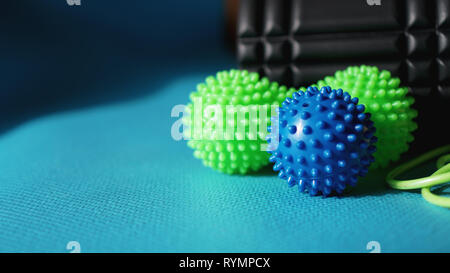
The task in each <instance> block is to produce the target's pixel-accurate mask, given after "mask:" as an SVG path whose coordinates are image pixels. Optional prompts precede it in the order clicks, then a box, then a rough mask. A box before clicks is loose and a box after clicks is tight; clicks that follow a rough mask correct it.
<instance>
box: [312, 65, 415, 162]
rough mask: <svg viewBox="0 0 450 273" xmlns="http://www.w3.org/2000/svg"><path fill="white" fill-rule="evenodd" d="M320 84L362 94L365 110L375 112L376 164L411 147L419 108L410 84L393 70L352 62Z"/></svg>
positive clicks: (392, 157) (359, 96)
mask: <svg viewBox="0 0 450 273" xmlns="http://www.w3.org/2000/svg"><path fill="white" fill-rule="evenodd" d="M317 84H318V86H319V87H322V86H327V85H329V86H332V87H333V88H334V89H338V88H342V89H343V90H345V91H346V92H348V93H349V94H350V95H351V96H353V97H358V98H359V101H360V103H362V104H364V105H365V106H366V110H365V111H366V112H370V113H371V114H372V120H373V121H374V125H375V127H376V128H377V131H376V133H375V136H376V137H377V138H378V143H377V151H376V152H375V154H374V157H375V162H374V164H373V165H372V166H373V167H375V168H376V167H385V166H387V165H388V164H389V162H390V161H397V160H398V159H399V158H400V154H402V153H403V152H406V151H407V150H408V148H409V145H408V143H410V142H412V141H413V140H414V137H413V136H412V134H411V133H412V132H413V131H414V130H415V129H417V124H416V123H415V122H414V121H413V118H415V117H416V116H417V111H416V110H415V109H412V108H411V105H412V104H413V103H414V98H413V97H411V96H407V93H408V88H407V87H400V86H399V85H400V79H398V78H392V77H391V73H390V72H389V71H386V70H383V71H380V70H379V69H378V68H377V67H375V66H365V65H363V66H359V67H356V66H352V67H348V68H347V69H345V70H343V71H337V72H336V73H335V75H334V77H331V76H330V77H325V79H323V80H321V81H319V82H318V83H317Z"/></svg>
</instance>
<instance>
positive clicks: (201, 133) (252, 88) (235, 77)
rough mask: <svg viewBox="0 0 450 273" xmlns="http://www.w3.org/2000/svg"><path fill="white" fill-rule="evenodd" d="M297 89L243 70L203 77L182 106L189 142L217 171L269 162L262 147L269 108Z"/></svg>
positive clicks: (252, 168) (253, 168) (253, 167)
mask: <svg viewBox="0 0 450 273" xmlns="http://www.w3.org/2000/svg"><path fill="white" fill-rule="evenodd" d="M295 91H296V90H295V89H293V88H292V89H288V88H286V86H280V85H279V84H278V83H277V82H270V81H269V80H268V79H267V78H265V77H263V78H260V77H259V75H258V74H257V73H255V72H251V73H250V72H248V71H246V70H235V69H232V70H229V71H221V72H218V73H217V74H216V76H215V77H214V76H209V77H207V78H206V81H205V82H204V83H200V84H198V85H197V90H196V91H194V92H192V93H191V94H190V100H191V101H190V103H189V104H188V106H187V107H186V113H187V116H186V117H185V118H183V123H184V125H185V126H186V128H188V130H186V132H185V135H187V138H188V139H189V141H188V146H189V147H191V148H192V149H194V156H195V157H196V158H199V159H201V160H202V161H203V164H204V165H205V166H209V167H211V168H213V169H215V170H218V171H220V172H223V173H227V174H236V173H239V174H246V173H248V172H249V171H257V170H258V169H260V168H261V167H263V166H265V165H267V164H269V156H270V155H269V154H268V153H267V151H266V149H265V148H264V147H266V145H267V142H266V140H265V138H266V136H267V134H268V132H267V127H268V126H270V122H271V119H270V117H271V116H272V115H273V114H275V113H272V112H275V110H276V108H278V106H279V105H280V104H281V102H283V101H284V100H285V99H286V98H287V97H289V96H292V94H293V93H294V92H295ZM264 109H265V111H264ZM252 113H255V114H252ZM255 129H256V130H255Z"/></svg>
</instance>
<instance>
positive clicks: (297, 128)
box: [267, 87, 377, 196]
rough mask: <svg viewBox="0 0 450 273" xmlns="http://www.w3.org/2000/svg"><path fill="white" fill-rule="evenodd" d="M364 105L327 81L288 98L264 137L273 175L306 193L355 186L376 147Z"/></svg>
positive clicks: (375, 139) (336, 190) (373, 130)
mask: <svg viewBox="0 0 450 273" xmlns="http://www.w3.org/2000/svg"><path fill="white" fill-rule="evenodd" d="M364 109H365V107H364V105H362V104H358V98H351V96H350V95H349V94H348V93H347V92H343V91H342V89H339V90H332V89H331V88H330V87H323V88H322V89H320V91H319V90H318V89H317V88H316V87H309V88H308V89H307V90H306V91H305V92H303V91H299V92H295V93H294V94H293V95H292V98H287V99H286V100H285V101H284V102H283V103H282V107H281V108H279V109H278V115H277V116H275V117H273V118H272V119H273V120H272V127H270V128H269V132H270V134H269V135H268V137H267V141H268V142H269V145H268V149H269V153H271V154H272V155H271V157H270V161H271V162H274V163H275V164H274V166H273V169H274V170H275V171H278V172H279V173H278V176H279V177H280V178H282V179H285V180H287V182H288V184H289V186H294V185H298V187H299V190H300V191H301V192H304V191H307V192H309V193H310V194H311V195H317V194H320V193H322V194H323V195H324V196H328V195H330V194H331V193H332V192H336V193H338V194H341V193H342V192H343V191H344V189H345V188H346V187H347V185H351V186H354V185H355V184H356V182H357V180H358V176H364V175H365V174H366V173H367V171H368V167H369V166H370V164H371V163H372V162H373V161H374V157H373V156H372V154H373V153H374V152H375V150H376V149H375V146H374V145H373V144H374V143H375V142H376V141H377V138H376V137H375V136H374V133H375V127H374V126H373V122H372V121H371V120H370V114H369V113H364ZM277 135H278V136H279V138H278V140H279V141H277V139H276V136H277Z"/></svg>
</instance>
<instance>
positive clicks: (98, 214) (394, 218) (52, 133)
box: [0, 57, 450, 252]
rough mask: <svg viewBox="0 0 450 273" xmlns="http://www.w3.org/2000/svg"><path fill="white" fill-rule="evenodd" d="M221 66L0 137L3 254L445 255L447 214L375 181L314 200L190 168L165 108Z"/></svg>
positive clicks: (271, 181)
mask: <svg viewBox="0 0 450 273" xmlns="http://www.w3.org/2000/svg"><path fill="white" fill-rule="evenodd" d="M227 59H228V60H229V59H232V57H229V58H224V59H219V60H216V62H212V63H200V68H199V67H193V66H180V67H179V71H180V74H178V75H177V76H173V77H170V76H168V77H166V78H163V80H164V82H165V83H166V84H164V85H162V86H160V87H158V88H157V90H154V91H156V93H153V94H152V95H150V96H148V97H146V98H142V99H140V100H134V101H128V102H123V103H118V104H113V105H109V106H98V107H92V108H88V109H84V110H77V111H71V112H66V113H60V114H54V115H50V116H46V117H42V118H39V119H35V120H33V121H30V122H28V123H26V124H23V125H21V126H19V127H18V128H16V129H14V130H12V131H10V132H8V133H6V134H3V135H2V136H1V137H0V150H2V153H0V166H1V172H0V184H1V187H0V251H46V252H47V251H48V252H66V251H67V250H66V249H65V247H66V244H67V243H68V242H69V241H78V242H79V243H80V244H81V251H82V252H94V251H101V252H103V251H127V252H128V251H130V252H134V251H146V252H157V251H158V252H173V251H175V252H209V251H220V252H234V251H237V252H249V251H250V252H283V251H290V252H291V251H292V252H308V251H319V252H320V251H333V252H334V251H335V252H342V251H351V252H368V251H367V250H366V245H367V243H368V242H369V241H378V242H379V243H380V245H381V251H383V252H391V251H407V252H409V251H411V252H415V251H447V252H448V251H450V240H449V236H448V234H449V232H450V225H449V223H450V212H449V211H448V210H447V209H442V208H438V207H435V206H433V205H430V204H428V203H427V202H425V201H424V200H423V199H422V197H421V195H420V193H418V192H401V191H395V190H390V189H387V188H386V186H385V184H384V182H383V175H382V174H378V173H374V174H371V175H370V176H369V177H368V178H367V179H366V180H365V183H360V184H359V186H358V187H357V188H355V189H354V190H353V192H352V194H351V195H349V196H348V197H344V198H336V197H332V198H326V199H323V198H321V197H310V196H309V195H308V194H300V193H299V192H298V191H297V189H296V188H288V187H287V185H286V184H285V182H284V181H282V180H280V179H278V178H277V177H276V175H275V174H274V173H273V172H271V171H270V169H269V170H264V171H263V172H262V173H259V174H254V175H251V176H228V175H224V174H221V173H218V172H215V171H213V170H212V169H210V168H206V167H204V166H203V165H202V163H201V162H200V161H199V160H195V159H194V158H193V156H192V150H191V149H189V148H188V147H187V145H186V143H185V141H179V142H176V141H174V140H173V139H172V138H171V136H170V129H171V125H172V123H173V122H174V121H175V120H176V119H177V118H171V117H170V112H171V108H172V106H173V105H175V104H182V103H185V102H186V101H187V96H188V94H189V92H190V91H192V90H193V89H194V88H195V86H196V84H197V83H198V82H200V81H202V80H203V79H204V77H205V76H207V75H208V74H209V73H210V71H211V70H214V69H215V68H222V69H227V68H230V67H231V66H232V64H231V63H230V64H229V66H226V65H225V64H226V63H227ZM192 70H196V71H197V72H190V71H192ZM181 72H182V73H181ZM152 81H153V79H152V78H149V79H148V80H147V81H145V82H144V83H143V84H141V85H139V86H136V85H130V86H129V90H132V89H133V88H142V89H146V88H154V85H153V83H152ZM155 116H157V117H159V118H154V117H155ZM424 172H425V170H421V173H422V174H423V173H424Z"/></svg>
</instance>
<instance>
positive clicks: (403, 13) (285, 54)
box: [237, 0, 450, 97]
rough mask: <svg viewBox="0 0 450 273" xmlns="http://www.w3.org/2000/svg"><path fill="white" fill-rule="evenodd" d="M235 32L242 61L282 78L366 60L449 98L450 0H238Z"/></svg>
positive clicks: (416, 90)
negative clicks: (238, 9)
mask: <svg viewBox="0 0 450 273" xmlns="http://www.w3.org/2000/svg"><path fill="white" fill-rule="evenodd" d="M377 2H379V3H380V5H376V4H377ZM370 4H373V5H370ZM237 33H238V34H237V35H238V41H237V58H238V61H239V63H240V66H241V67H242V68H245V69H249V70H251V71H258V72H260V73H261V74H262V75H266V76H268V77H269V79H270V80H274V81H279V82H280V83H281V84H285V85H288V86H294V87H296V88H298V87H300V86H307V85H310V84H312V83H314V82H316V81H317V80H319V79H321V78H323V77H324V76H326V75H328V74H332V73H334V71H336V70H339V69H344V68H346V67H348V66H350V65H362V64H366V65H376V66H378V67H380V68H382V69H388V70H390V71H391V72H392V73H393V75H395V76H399V77H400V78H401V80H402V81H403V82H404V83H405V85H407V86H410V87H411V91H412V92H413V94H415V95H418V96H427V95H430V94H436V95H433V96H435V97H450V73H449V72H450V43H449V41H450V40H449V38H450V36H449V35H450V0H431V1H430V0H408V1H403V0H380V1H365V0H340V1H336V0H314V1H311V0H241V1H240V12H239V16H238V27H237Z"/></svg>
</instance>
